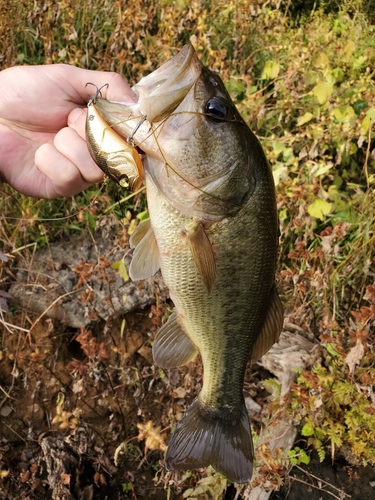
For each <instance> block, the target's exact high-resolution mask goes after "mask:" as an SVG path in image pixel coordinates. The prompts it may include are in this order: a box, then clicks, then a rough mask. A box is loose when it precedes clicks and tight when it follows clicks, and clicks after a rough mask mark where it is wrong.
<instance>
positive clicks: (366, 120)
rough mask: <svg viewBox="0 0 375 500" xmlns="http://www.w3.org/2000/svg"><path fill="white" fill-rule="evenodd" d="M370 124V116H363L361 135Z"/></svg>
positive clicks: (366, 130) (365, 132)
mask: <svg viewBox="0 0 375 500" xmlns="http://www.w3.org/2000/svg"><path fill="white" fill-rule="evenodd" d="M370 125H371V118H370V117H369V116H365V117H364V119H363V121H362V125H361V129H362V134H363V135H365V134H367V132H368V129H369V128H370Z"/></svg>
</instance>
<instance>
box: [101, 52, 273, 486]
mask: <svg viewBox="0 0 375 500" xmlns="http://www.w3.org/2000/svg"><path fill="white" fill-rule="evenodd" d="M133 91H134V92H135V93H136V94H137V96H138V102H137V103H131V104H127V103H121V102H109V101H106V100H104V99H100V98H98V99H97V101H96V104H95V105H96V108H97V109H98V111H99V112H100V114H101V116H102V117H103V119H104V120H105V121H106V122H107V123H108V124H110V126H111V128H112V129H113V130H114V131H116V132H117V133H118V134H119V135H120V136H121V137H123V138H124V139H126V138H129V137H131V138H132V140H133V141H134V144H135V145H136V146H137V147H138V148H139V149H140V150H141V151H142V152H143V153H144V173H145V185H146V193H147V204H148V210H149V217H150V218H149V220H148V221H145V222H143V223H141V224H140V225H139V226H137V228H136V230H135V231H134V233H133V234H132V236H131V238H130V244H131V246H132V247H134V253H133V258H132V261H131V264H130V268H129V275H130V277H131V278H132V279H133V280H139V279H145V278H148V277H150V276H152V275H154V274H155V273H156V272H157V271H158V270H159V269H160V270H161V273H162V276H163V279H164V282H165V284H166V285H167V287H168V289H169V294H170V298H171V300H172V301H173V304H174V309H173V311H172V313H171V314H170V316H169V317H168V319H167V321H166V322H165V323H164V324H163V326H162V327H161V328H160V330H159V331H158V332H157V334H156V337H155V340H154V344H153V357H154V361H155V363H156V364H157V365H158V366H160V367H161V368H163V369H170V368H175V367H178V366H182V365H184V364H186V363H188V362H189V361H191V360H193V359H194V358H195V357H196V356H197V355H198V354H199V355H200V357H201V360H202V363H203V384H202V388H201V391H200V393H199V394H198V396H197V398H196V399H195V400H194V401H193V403H192V404H191V406H190V407H189V408H188V409H187V410H186V412H185V414H184V415H183V417H182V419H181V420H180V421H179V422H178V423H177V426H176V429H175V432H174V433H173V434H172V437H171V439H170V441H169V445H168V449H167V452H166V456H165V467H166V469H167V470H170V471H175V470H191V469H197V468H202V467H207V466H209V465H211V466H212V467H214V469H216V470H217V471H219V472H220V473H222V474H223V475H224V476H226V477H227V478H228V479H229V480H231V481H234V482H236V483H245V482H248V481H249V480H250V479H251V477H252V473H253V460H254V447H253V442H252V435H251V428H250V422H249V417H248V412H247V410H246V405H245V401H244V395H243V383H244V376H245V370H246V367H247V364H248V362H254V361H256V360H258V359H259V358H260V357H261V356H262V355H263V354H265V353H266V352H267V351H268V350H269V348H270V347H271V346H272V345H273V344H274V343H275V342H276V341H277V339H278V338H279V335H280V332H281V330H282V326H283V307H282V303H281V301H280V298H279V296H278V292H277V289H276V285H275V272H276V261H277V252H278V240H279V229H278V214H277V206H276V194H275V186H274V182H273V177H272V172H271V169H270V166H269V164H268V161H267V159H266V156H265V154H264V151H263V149H262V147H261V145H260V142H259V141H258V139H257V138H256V136H255V135H254V134H253V132H252V131H251V130H250V128H249V127H248V126H247V124H246V123H245V121H244V120H243V119H242V117H241V115H240V114H239V112H238V110H237V108H236V106H235V105H234V103H233V101H232V100H231V98H230V96H229V94H228V92H227V91H226V89H225V86H224V83H223V82H222V80H221V79H220V77H219V75H218V74H216V73H215V72H213V71H211V70H209V69H208V68H206V67H205V66H204V65H203V64H202V63H201V61H200V60H199V58H198V56H197V54H196V52H195V50H194V48H193V47H192V46H190V45H186V46H184V47H183V48H182V50H181V51H180V52H179V53H178V54H176V55H175V56H174V57H172V58H171V59H170V60H169V61H167V62H166V63H164V64H163V65H162V66H160V67H159V68H158V69H156V70H155V71H154V72H152V73H150V74H149V75H147V76H145V77H143V78H141V80H140V81H139V82H138V83H137V84H136V85H135V86H134V87H133Z"/></svg>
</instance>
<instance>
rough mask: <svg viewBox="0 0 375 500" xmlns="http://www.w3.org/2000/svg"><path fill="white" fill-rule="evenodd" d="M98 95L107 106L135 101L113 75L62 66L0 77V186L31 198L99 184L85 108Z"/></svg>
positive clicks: (28, 69) (12, 71)
mask: <svg viewBox="0 0 375 500" xmlns="http://www.w3.org/2000/svg"><path fill="white" fill-rule="evenodd" d="M88 82H92V83H94V84H95V85H97V86H98V87H101V86H102V85H104V84H106V83H108V84H109V87H108V88H106V87H104V88H103V89H102V91H101V92H102V95H103V98H106V99H108V100H112V101H116V100H117V101H129V100H131V101H132V100H136V97H135V94H134V93H133V92H132V90H131V89H130V87H129V85H128V84H127V83H126V82H125V80H124V79H123V78H122V77H121V76H120V75H118V74H116V73H104V72H101V71H90V70H86V69H80V68H76V67H75V66H69V65H66V64H55V65H45V66H16V67H13V68H8V69H5V70H3V71H1V72H0V88H1V92H0V180H4V181H6V182H7V183H9V184H10V185H11V186H13V187H14V188H15V189H16V190H17V191H19V192H21V193H23V194H26V195H29V196H34V197H40V198H56V197H58V196H73V195H74V194H77V193H79V192H81V191H82V190H84V189H86V188H87V187H88V186H90V185H91V184H93V183H95V182H100V181H101V180H102V179H103V172H102V171H101V170H100V169H99V167H97V166H96V165H95V163H94V162H93V160H92V158H91V156H90V154H89V152H88V149H87V146H86V142H85V118H86V110H85V109H82V108H81V109H79V108H78V107H79V106H85V105H86V104H87V102H88V100H89V99H90V98H91V97H92V96H93V95H94V94H95V87H93V86H92V85H88V86H87V87H85V85H86V83H88Z"/></svg>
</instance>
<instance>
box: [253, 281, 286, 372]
mask: <svg viewBox="0 0 375 500" xmlns="http://www.w3.org/2000/svg"><path fill="white" fill-rule="evenodd" d="M283 322H284V314H283V306H282V304H281V300H280V298H279V295H278V293H277V289H276V285H273V287H272V289H271V292H270V298H269V305H268V310H267V314H266V317H265V319H264V323H263V326H262V330H261V332H260V334H259V337H258V338H257V341H256V342H255V344H254V347H253V351H252V353H251V361H252V362H253V363H255V362H256V361H258V359H260V358H261V357H262V356H263V355H264V354H266V352H267V351H268V350H269V349H271V347H272V346H273V344H274V343H275V342H277V341H278V339H279V336H280V333H281V330H282V329H283Z"/></svg>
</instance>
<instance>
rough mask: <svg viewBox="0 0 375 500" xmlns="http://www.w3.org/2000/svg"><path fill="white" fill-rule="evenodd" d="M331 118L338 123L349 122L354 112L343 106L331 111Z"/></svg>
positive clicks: (346, 105)
mask: <svg viewBox="0 0 375 500" xmlns="http://www.w3.org/2000/svg"><path fill="white" fill-rule="evenodd" d="M333 116H334V117H335V118H336V120H338V121H339V122H344V121H349V120H350V119H351V118H353V117H354V116H355V111H354V109H353V108H352V107H351V106H349V105H348V104H345V105H343V106H338V107H337V108H335V109H334V110H333Z"/></svg>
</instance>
